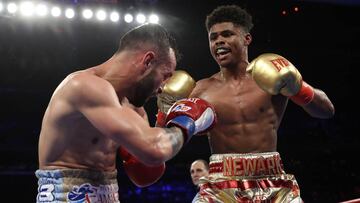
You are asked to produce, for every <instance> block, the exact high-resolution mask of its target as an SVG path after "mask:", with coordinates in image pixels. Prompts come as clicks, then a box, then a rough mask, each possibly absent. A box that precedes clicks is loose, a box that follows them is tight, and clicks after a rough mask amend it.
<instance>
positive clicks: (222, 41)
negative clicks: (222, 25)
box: [215, 37, 225, 46]
mask: <svg viewBox="0 0 360 203" xmlns="http://www.w3.org/2000/svg"><path fill="white" fill-rule="evenodd" d="M223 44H225V42H224V40H223V39H222V37H218V38H217V40H216V41H215V45H216V46H219V45H223Z"/></svg>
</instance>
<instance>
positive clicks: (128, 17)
mask: <svg viewBox="0 0 360 203" xmlns="http://www.w3.org/2000/svg"><path fill="white" fill-rule="evenodd" d="M124 20H125V22H127V23H131V22H132V21H133V20H134V17H133V16H132V15H131V14H130V13H127V14H125V16H124Z"/></svg>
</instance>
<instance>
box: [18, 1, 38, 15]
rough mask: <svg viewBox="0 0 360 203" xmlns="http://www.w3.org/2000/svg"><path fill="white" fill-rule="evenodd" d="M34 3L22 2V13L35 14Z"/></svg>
mask: <svg viewBox="0 0 360 203" xmlns="http://www.w3.org/2000/svg"><path fill="white" fill-rule="evenodd" d="M34 10H35V9H34V4H33V3H32V2H29V1H25V2H22V3H21V4H20V13H21V15H23V16H32V15H33V14H34Z"/></svg>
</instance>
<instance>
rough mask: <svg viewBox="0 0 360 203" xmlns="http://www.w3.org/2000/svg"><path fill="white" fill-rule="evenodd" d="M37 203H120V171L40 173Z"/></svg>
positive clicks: (37, 173) (47, 171)
mask: <svg viewBox="0 0 360 203" xmlns="http://www.w3.org/2000/svg"><path fill="white" fill-rule="evenodd" d="M35 175H36V177H37V178H38V195H37V197H36V202H37V203H50V202H51V203H64V202H67V203H83V202H84V203H95V202H96V203H119V194H118V184H117V179H116V176H117V171H116V170H115V171H113V172H101V171H91V170H81V169H57V170H37V171H36V172H35Z"/></svg>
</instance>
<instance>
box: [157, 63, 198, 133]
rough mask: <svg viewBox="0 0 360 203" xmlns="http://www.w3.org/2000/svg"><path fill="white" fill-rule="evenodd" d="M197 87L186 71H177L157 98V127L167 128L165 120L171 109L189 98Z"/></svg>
mask: <svg viewBox="0 0 360 203" xmlns="http://www.w3.org/2000/svg"><path fill="white" fill-rule="evenodd" d="M195 85H196V82H195V80H194V79H193V78H192V77H191V76H190V75H189V74H188V73H187V72H185V71H183V70H177V71H175V72H174V74H173V75H172V76H171V78H170V79H169V80H168V81H167V82H166V83H165V85H164V87H163V90H162V92H161V93H160V94H158V96H157V106H158V114H157V116H156V123H157V126H161V127H163V126H165V118H166V114H167V112H168V110H169V108H170V107H171V106H172V105H173V104H174V103H175V102H176V101H177V100H180V99H183V98H187V97H188V96H189V95H190V93H191V91H192V90H193V89H194V87H195Z"/></svg>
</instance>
